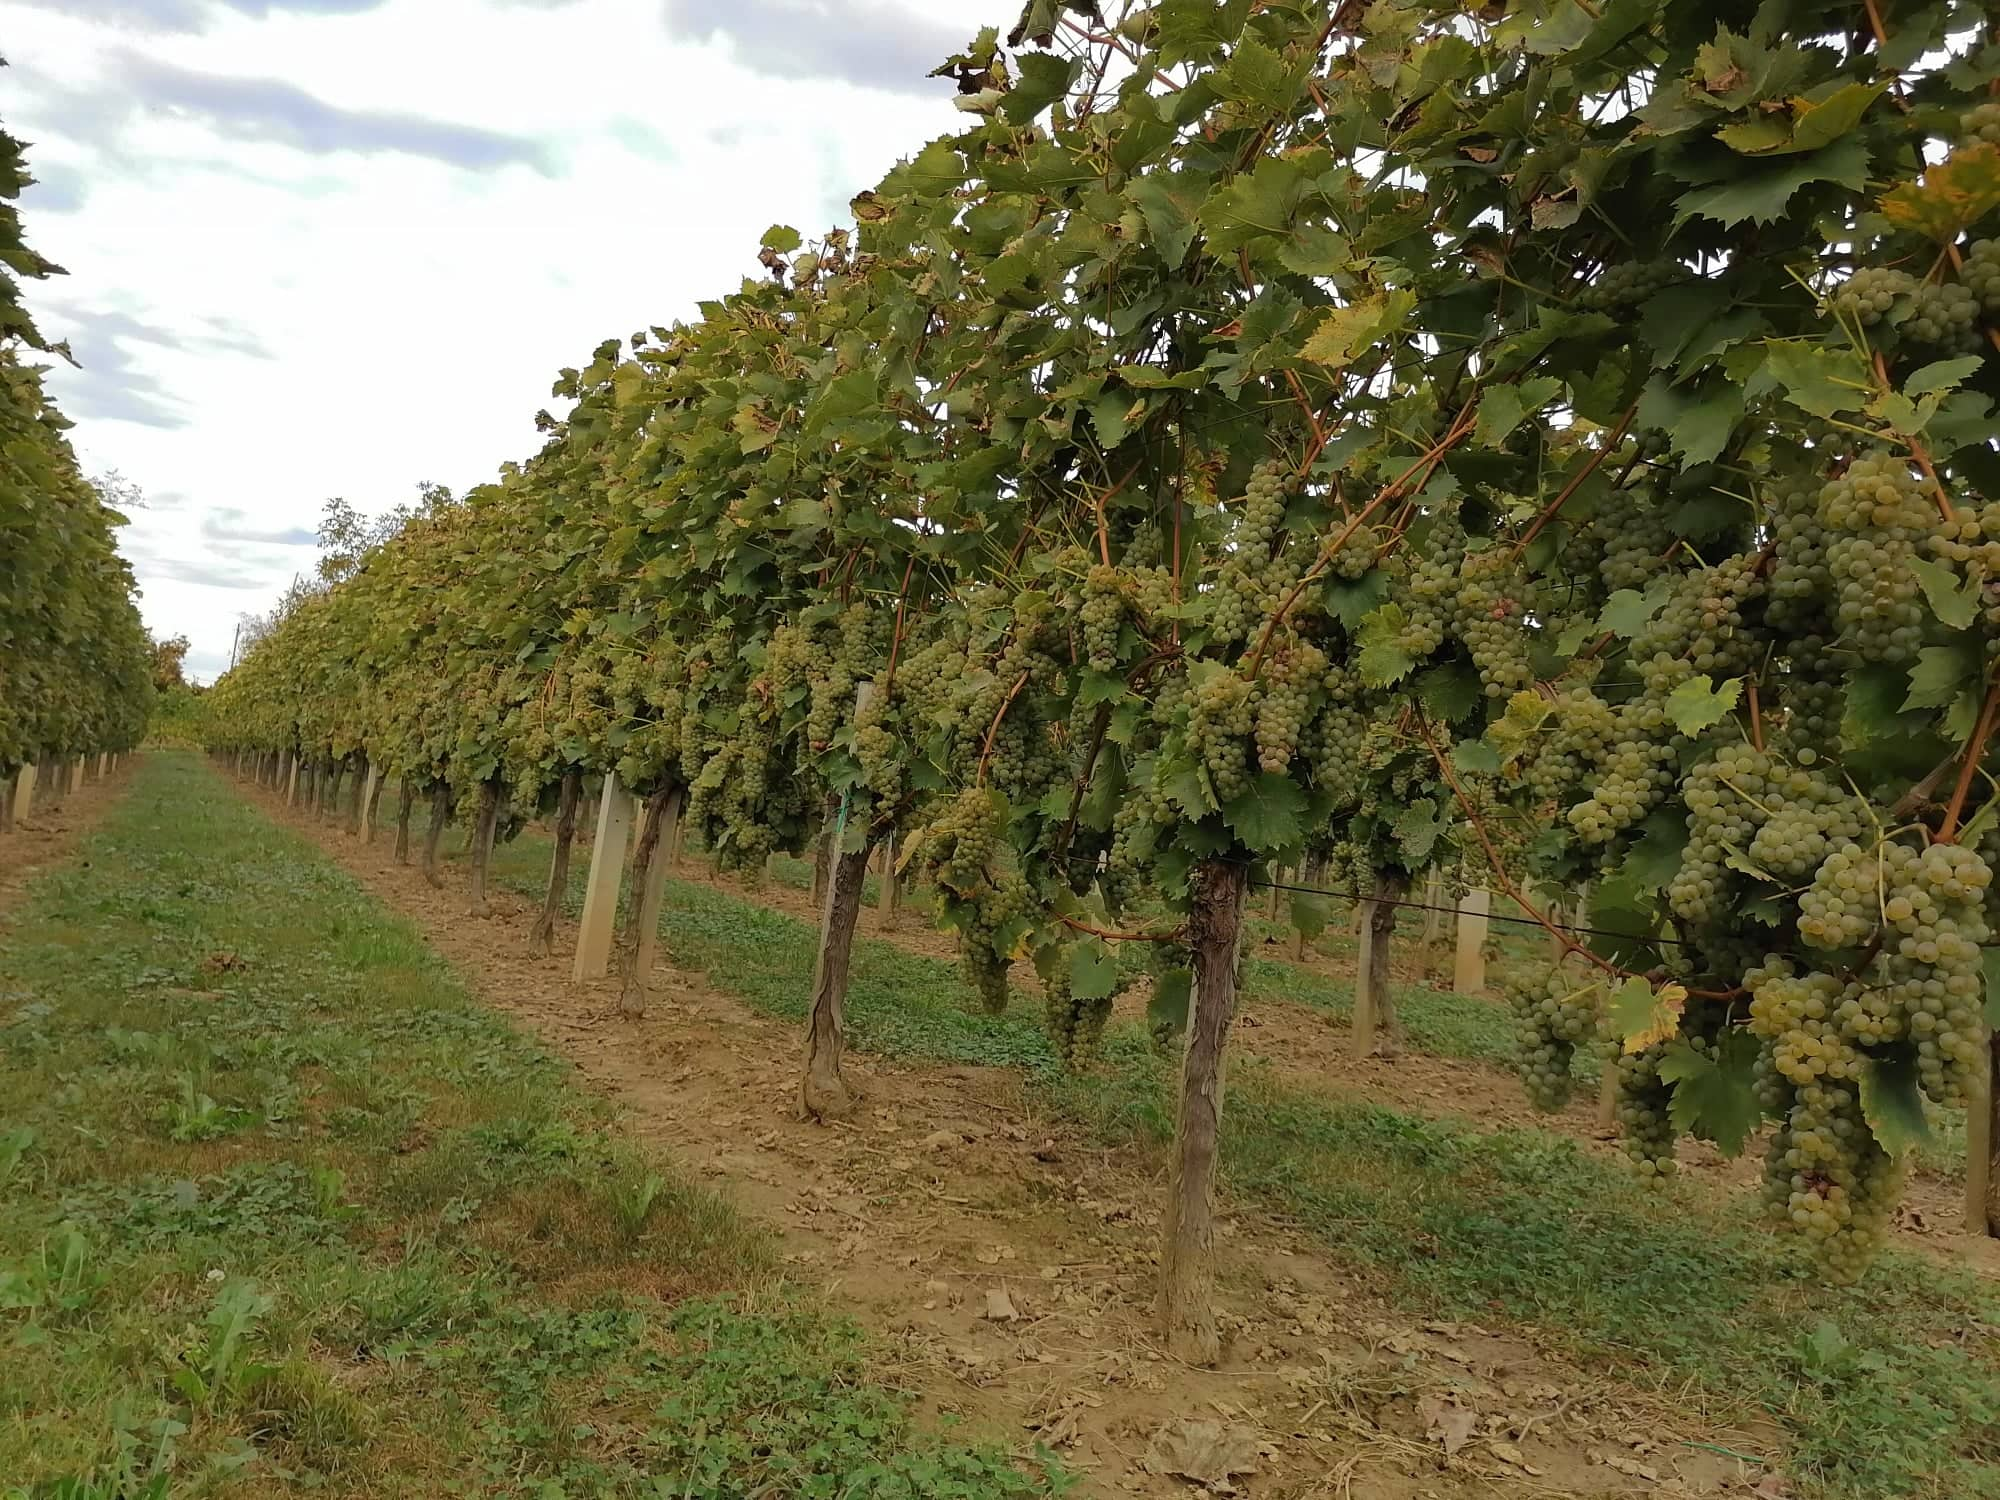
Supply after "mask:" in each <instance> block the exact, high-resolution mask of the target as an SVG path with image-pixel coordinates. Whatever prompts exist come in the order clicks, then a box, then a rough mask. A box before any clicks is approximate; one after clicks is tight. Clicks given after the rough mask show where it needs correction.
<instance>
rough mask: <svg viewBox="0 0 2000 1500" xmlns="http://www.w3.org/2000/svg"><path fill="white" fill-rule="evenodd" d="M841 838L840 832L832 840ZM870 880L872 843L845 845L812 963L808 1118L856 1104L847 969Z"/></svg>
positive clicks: (805, 1085)
mask: <svg viewBox="0 0 2000 1500" xmlns="http://www.w3.org/2000/svg"><path fill="white" fill-rule="evenodd" d="M836 827H837V825H836ZM837 840H838V834H837V833H836V834H835V836H834V837H833V838H830V839H829V840H828V842H829V843H830V844H831V843H834V842H837ZM867 882H868V845H867V843H866V841H864V842H863V843H862V845H861V847H860V848H859V849H842V850H839V851H838V852H836V853H835V854H834V856H833V861H832V868H831V869H830V870H829V871H828V873H827V880H826V899H825V900H824V901H823V902H821V903H820V922H819V957H818V959H817V960H816V961H815V962H814V964H813V987H812V1005H811V1007H810V1008H809V1009H808V1010H807V1012H806V1065H805V1070H804V1072H803V1073H802V1074H801V1075H800V1077H799V1112H800V1114H801V1115H802V1116H803V1117H804V1118H805V1119H808V1120H827V1119H834V1118H838V1117H839V1116H842V1115H845V1114H846V1113H847V1112H848V1111H849V1110H851V1109H852V1108H853V1107H854V1098H853V1095H852V1094H851V1093H850V1092H849V1090H848V1087H847V1080H846V1079H845V1078H844V1077H842V1076H841V1072H840V1057H841V1053H842V1051H843V1050H844V1049H845V1047H846V1044H847V969H848V963H849V961H850V960H851V959H852V957H853V953H854V924H855V922H856V920H857V919H858V918H859V917H860V915H861V892H862V890H863V888H864V887H865V886H866V885H867Z"/></svg>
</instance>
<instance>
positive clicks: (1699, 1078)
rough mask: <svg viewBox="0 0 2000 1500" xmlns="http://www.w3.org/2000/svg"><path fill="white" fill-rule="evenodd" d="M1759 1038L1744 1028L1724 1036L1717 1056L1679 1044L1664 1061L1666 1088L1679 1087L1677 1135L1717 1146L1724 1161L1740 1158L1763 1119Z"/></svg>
mask: <svg viewBox="0 0 2000 1500" xmlns="http://www.w3.org/2000/svg"><path fill="white" fill-rule="evenodd" d="M1759 1050H1760V1047H1759V1044H1758V1041H1757V1038H1756V1037H1754V1036H1752V1035H1751V1034H1750V1033H1749V1032H1748V1031H1745V1030H1743V1029H1742V1028H1741V1027H1732V1028H1731V1029H1729V1030H1727V1031H1725V1032H1723V1033H1722V1036H1721V1039H1720V1040H1719V1041H1718V1043H1717V1047H1716V1052H1717V1055H1716V1056H1713V1057H1711V1056H1708V1055H1705V1054H1703V1053H1700V1052H1697V1051H1695V1050H1694V1048H1692V1047H1690V1046H1689V1045H1688V1044H1687V1043H1686V1042H1675V1043H1674V1044H1673V1045H1672V1046H1670V1047H1668V1048H1667V1055H1666V1056H1665V1057H1663V1058H1661V1059H1660V1078H1661V1081H1662V1082H1665V1083H1671V1084H1673V1085H1674V1096H1673V1100H1672V1102H1671V1103H1669V1105H1668V1106H1667V1118H1668V1119H1669V1120H1671V1121H1672V1122H1673V1127H1674V1129H1676V1130H1678V1131H1681V1132H1683V1133H1685V1134H1687V1135H1693V1136H1698V1137H1700V1138H1701V1139H1702V1140H1705V1141H1713V1142H1715V1146H1716V1149H1717V1150H1718V1151H1720V1152H1721V1153H1722V1154H1723V1155H1724V1156H1740V1155H1741V1154H1742V1152H1743V1143H1744V1142H1745V1141H1746V1140H1748V1139H1749V1138H1750V1132H1751V1131H1753V1130H1755V1129H1756V1128H1757V1122H1758V1121H1760V1120H1761V1119H1763V1117H1764V1111H1763V1108H1762V1106H1760V1105H1759V1104H1758V1103H1757V1054H1758V1052H1759Z"/></svg>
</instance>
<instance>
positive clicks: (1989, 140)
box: [1958, 102, 2000, 146]
mask: <svg viewBox="0 0 2000 1500" xmlns="http://www.w3.org/2000/svg"><path fill="white" fill-rule="evenodd" d="M1958 134H1959V139H1960V140H1962V141H1965V142H1966V143H1967V144H1968V145H1970V144H1972V143H1974V142H1978V141H1983V142H1985V143H1986V144H1987V145H1989V146H2000V103H1992V102H1988V103H1985V104H1975V105H1974V106H1973V107H1972V108H1971V109H1968V110H1967V111H1965V113H1964V114H1962V115H1960V116H1959V117H1958Z"/></svg>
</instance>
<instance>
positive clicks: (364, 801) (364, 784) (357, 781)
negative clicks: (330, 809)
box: [347, 755, 375, 837]
mask: <svg viewBox="0 0 2000 1500" xmlns="http://www.w3.org/2000/svg"><path fill="white" fill-rule="evenodd" d="M361 764H362V765H364V766H366V767H368V774H367V776H366V777H363V776H362V775H360V774H359V768H358V767H357V768H356V775H355V778H354V797H353V800H352V801H351V802H350V803H349V804H348V808H347V832H348V835H349V836H350V837H353V836H355V835H358V834H359V833H360V832H361V821H362V819H363V818H365V817H366V816H367V814H368V809H369V807H370V805H371V804H373V802H374V801H375V763H374V762H373V761H371V760H369V759H368V757H367V756H365V755H364V756H362V757H361Z"/></svg>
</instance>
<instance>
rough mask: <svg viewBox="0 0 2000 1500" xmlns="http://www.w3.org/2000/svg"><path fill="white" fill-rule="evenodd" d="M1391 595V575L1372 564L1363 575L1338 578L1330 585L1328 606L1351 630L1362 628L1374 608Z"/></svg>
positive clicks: (1331, 612)
mask: <svg viewBox="0 0 2000 1500" xmlns="http://www.w3.org/2000/svg"><path fill="white" fill-rule="evenodd" d="M1388 597H1389V575H1388V574H1387V573H1384V572H1383V571H1382V570H1381V569H1380V568H1370V569H1369V570H1368V571H1367V572H1366V573H1363V574H1362V575H1361V576H1360V577H1359V578H1354V579H1348V578H1336V579H1334V580H1333V581H1332V582H1330V583H1328V584H1327V586H1326V594H1325V599H1326V610H1327V613H1328V614H1330V615H1332V616H1333V617H1334V618H1335V619H1336V620H1338V621H1340V623H1341V627H1342V628H1343V629H1345V630H1348V631H1354V630H1358V629H1359V628H1360V627H1361V621H1362V620H1363V618H1365V617H1366V616H1367V615H1368V614H1369V612H1370V611H1372V610H1374V609H1376V608H1378V607H1379V606H1380V605H1381V603H1382V601H1383V600H1385V599H1387V598H1388Z"/></svg>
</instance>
